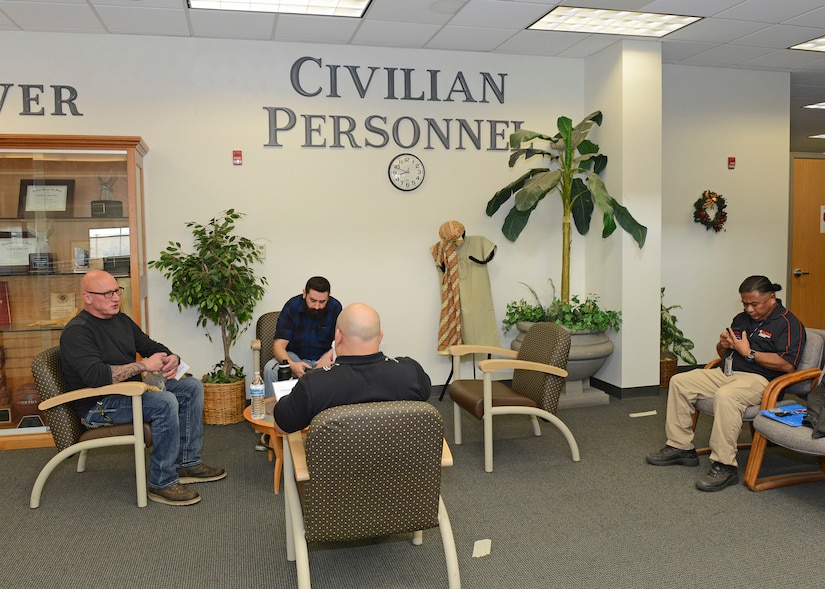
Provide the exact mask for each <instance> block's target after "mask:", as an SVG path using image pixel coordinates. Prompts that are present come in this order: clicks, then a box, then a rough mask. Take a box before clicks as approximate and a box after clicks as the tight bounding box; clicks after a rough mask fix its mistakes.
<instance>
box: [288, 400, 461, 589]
mask: <svg viewBox="0 0 825 589" xmlns="http://www.w3.org/2000/svg"><path fill="white" fill-rule="evenodd" d="M450 465H452V455H451V454H450V451H449V448H448V447H447V444H446V442H445V441H444V424H443V422H442V419H441V415H440V414H439V413H438V411H437V410H436V409H435V408H434V407H433V406H432V405H430V404H429V403H425V402H422V401H385V402H378V403H361V404H356V405H343V406H340V407H333V408H331V409H327V410H326V411H323V412H321V413H319V414H318V415H316V416H315V418H314V419H313V420H312V422H311V423H310V426H309V430H308V432H307V434H306V440H304V439H303V437H302V435H301V433H300V432H296V433H293V434H290V435H289V436H287V437H285V438H284V489H285V502H286V503H285V508H286V536H287V559H288V560H290V561H297V562H296V566H297V569H298V587H299V588H300V589H304V588H309V587H310V578H309V556H308V548H307V543H312V542H340V541H352V540H358V539H361V538H374V537H379V536H386V535H390V534H402V533H410V532H412V533H413V543H414V544H421V541H422V530H425V529H429V528H433V527H436V526H438V527H439V529H440V531H441V540H442V543H443V544H444V555H445V559H446V562H447V575H448V579H449V586H450V588H451V589H458V588H459V587H460V586H461V580H460V577H459V570H458V558H457V555H456V549H455V541H454V539H453V532H452V528H451V527H450V518H449V516H448V515H447V509H446V507H445V506H444V501H443V500H442V499H441V467H442V466H450ZM299 485H301V486H302V489H301V491H300V492H299V488H298V486H299ZM356 584H357V583H356Z"/></svg>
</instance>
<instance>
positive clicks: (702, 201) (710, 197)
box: [693, 190, 728, 233]
mask: <svg viewBox="0 0 825 589" xmlns="http://www.w3.org/2000/svg"><path fill="white" fill-rule="evenodd" d="M726 206H727V203H725V198H724V197H723V196H722V195H721V194H716V193H715V192H711V191H710V190H705V191H704V192H703V193H702V196H701V197H700V198H699V199H698V200H697V201H696V202H695V203H693V221H694V222H695V223H701V224H702V225H704V226H705V229H713V230H714V231H716V232H717V233H718V232H720V231H722V229H724V227H725V221H727V220H728V214H727V213H726V212H725V207H726ZM714 210H715V212H716V214H715V215H714V216H713V217H711V216H710V214H708V211H714Z"/></svg>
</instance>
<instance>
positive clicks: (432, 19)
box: [363, 0, 463, 25]
mask: <svg viewBox="0 0 825 589" xmlns="http://www.w3.org/2000/svg"><path fill="white" fill-rule="evenodd" d="M453 2H454V3H455V4H453ZM426 3H427V8H425V9H422V6H421V5H422V4H423V1H422V0H418V1H416V2H410V0H381V1H380V2H376V0H373V2H372V4H370V6H369V8H368V9H367V13H366V14H365V15H364V19H363V20H364V21H372V20H384V21H394V22H406V23H419V24H425V25H443V24H445V23H446V22H447V21H449V20H450V18H452V16H453V15H452V13H443V12H436V11H434V10H433V9H432V6H433V4H436V2H433V1H431V0H426ZM462 4H463V3H462V2H461V1H458V0H451V1H450V3H449V5H450V6H453V5H455V6H459V7H460V6H461V5H462Z"/></svg>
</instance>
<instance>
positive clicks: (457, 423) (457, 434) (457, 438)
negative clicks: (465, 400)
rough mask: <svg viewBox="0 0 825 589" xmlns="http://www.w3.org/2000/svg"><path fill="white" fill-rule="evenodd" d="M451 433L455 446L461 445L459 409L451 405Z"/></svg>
mask: <svg viewBox="0 0 825 589" xmlns="http://www.w3.org/2000/svg"><path fill="white" fill-rule="evenodd" d="M453 432H454V436H455V444H456V446H460V445H461V407H460V406H459V405H458V403H453Z"/></svg>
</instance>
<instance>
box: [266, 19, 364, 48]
mask: <svg viewBox="0 0 825 589" xmlns="http://www.w3.org/2000/svg"><path fill="white" fill-rule="evenodd" d="M360 24H361V21H360V20H359V19H357V18H334V17H331V16H322V17H306V16H301V15H299V14H281V15H280V16H279V17H278V25H277V27H276V29H275V40H276V41H297V42H301V43H306V42H310V43H347V42H349V40H350V39H351V38H352V35H353V33H354V32H355V29H357V28H358V25H360Z"/></svg>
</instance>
